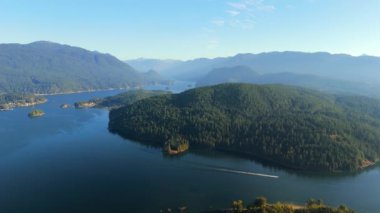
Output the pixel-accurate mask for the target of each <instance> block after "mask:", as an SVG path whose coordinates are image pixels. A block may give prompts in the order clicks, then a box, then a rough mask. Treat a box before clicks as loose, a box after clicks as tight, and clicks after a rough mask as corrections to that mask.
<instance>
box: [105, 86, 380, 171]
mask: <svg viewBox="0 0 380 213" xmlns="http://www.w3.org/2000/svg"><path fill="white" fill-rule="evenodd" d="M370 100H371V101H368V99H367V98H361V97H355V98H352V97H336V96H332V95H326V94H324V93H320V92H316V91H313V90H308V89H302V88H297V87H289V86H281V85H265V86H258V85H250V84H222V85H217V86H211V87H202V88H197V89H192V90H188V91H186V92H183V93H180V94H173V95H163V96H158V97H152V98H148V99H144V100H142V101H138V102H136V103H134V104H132V105H129V106H128V107H123V108H120V109H118V110H113V111H111V113H110V123H109V129H110V131H112V132H115V133H118V134H120V135H122V136H124V137H127V138H130V139H134V140H139V141H142V142H147V143H151V144H154V145H158V146H164V145H165V144H166V143H167V142H168V141H171V142H172V141H173V140H178V141H179V142H181V143H188V144H189V145H190V149H191V147H194V146H199V147H209V148H213V149H218V150H225V151H229V152H234V153H241V154H244V155H249V156H254V157H256V158H257V159H261V160H268V161H271V162H275V163H277V164H281V165H283V166H286V167H291V168H297V169H305V170H313V171H341V170H350V171H353V170H359V169H361V168H363V167H366V166H368V165H371V164H373V163H374V162H376V161H378V159H379V156H380V140H379V138H380V114H379V113H378V111H377V110H378V109H379V106H380V101H378V100H372V99H370Z"/></svg>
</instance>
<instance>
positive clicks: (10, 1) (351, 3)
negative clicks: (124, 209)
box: [0, 0, 380, 59]
mask: <svg viewBox="0 0 380 213" xmlns="http://www.w3.org/2000/svg"><path fill="white" fill-rule="evenodd" d="M38 40H48V41H54V42H58V43H64V44H70V45H74V46H80V47H83V48H86V49H89V50H98V51H100V52H107V53H111V54H113V55H115V56H117V57H119V58H120V59H131V58H138V57H145V58H174V59H190V58H197V57H217V56H230V55H234V54H236V53H258V52H265V51H284V50H296V51H307V52H315V51H328V52H332V53H349V54H353V55H361V54H368V55H377V56H380V0H227V1H225V0H123V1H121V0H102V1H100V0H98V1H97V0H0V43H30V42H33V41H38Z"/></svg>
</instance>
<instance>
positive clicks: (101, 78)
mask: <svg viewBox="0 0 380 213" xmlns="http://www.w3.org/2000/svg"><path fill="white" fill-rule="evenodd" d="M149 81H150V80H149V78H148V77H147V76H142V74H140V73H139V72H137V71H135V70H134V69H133V68H132V67H130V66H129V65H127V64H126V63H124V62H122V61H120V60H118V59H117V58H115V57H113V56H111V55H109V54H102V53H99V52H91V51H87V50H85V49H82V48H78V47H71V46H68V45H60V44H56V43H51V42H44V41H43V42H34V43H31V44H26V45H22V44H1V45H0V93H9V92H23V93H26V92H27V93H58V92H73V91H82V90H94V89H108V88H127V87H134V86H140V85H144V84H146V83H147V82H149Z"/></svg>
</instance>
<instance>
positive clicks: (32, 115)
mask: <svg viewBox="0 0 380 213" xmlns="http://www.w3.org/2000/svg"><path fill="white" fill-rule="evenodd" d="M44 115H45V112H44V111H42V110H40V109H35V110H33V111H31V112H30V113H29V114H28V116H29V117H30V118H36V117H41V116H44Z"/></svg>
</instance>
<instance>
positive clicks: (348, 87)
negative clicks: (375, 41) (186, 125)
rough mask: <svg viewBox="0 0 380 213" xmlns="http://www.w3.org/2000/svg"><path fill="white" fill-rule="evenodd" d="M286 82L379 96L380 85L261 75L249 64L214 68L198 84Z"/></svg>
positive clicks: (305, 76)
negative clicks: (248, 65)
mask: <svg viewBox="0 0 380 213" xmlns="http://www.w3.org/2000/svg"><path fill="white" fill-rule="evenodd" d="M233 82H235V83H255V84H285V85H293V86H301V87H305V88H310V89H315V90H319V91H322V92H328V93H333V94H350V95H362V96H370V97H376V98H379V97H380V94H379V92H378V91H380V85H378V86H376V85H371V84H366V83H357V82H351V81H343V80H336V79H331V78H327V77H320V76H315V75H308V74H296V73H271V74H263V75H260V74H258V73H257V72H256V71H254V70H253V69H252V68H250V67H247V66H236V67H224V68H218V69H214V70H212V71H211V72H209V73H208V74H207V75H206V76H204V77H202V78H200V79H199V80H198V81H197V86H208V85H215V84H220V83H233Z"/></svg>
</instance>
